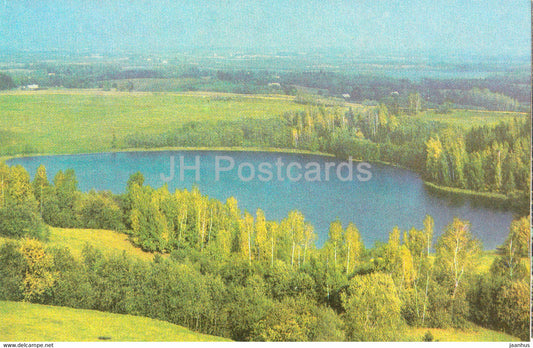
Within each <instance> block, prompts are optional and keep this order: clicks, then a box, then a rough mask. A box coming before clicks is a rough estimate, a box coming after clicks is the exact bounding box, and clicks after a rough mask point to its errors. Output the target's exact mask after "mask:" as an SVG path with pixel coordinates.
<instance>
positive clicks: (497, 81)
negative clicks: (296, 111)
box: [0, 61, 531, 112]
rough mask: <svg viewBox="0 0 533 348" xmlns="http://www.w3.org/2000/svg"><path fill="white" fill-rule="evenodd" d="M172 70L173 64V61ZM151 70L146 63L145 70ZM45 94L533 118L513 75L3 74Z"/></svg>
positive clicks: (522, 81) (65, 70)
mask: <svg viewBox="0 0 533 348" xmlns="http://www.w3.org/2000/svg"><path fill="white" fill-rule="evenodd" d="M165 62H166V61H165ZM144 63H146V62H144ZM28 85H38V86H39V88H52V87H65V88H103V89H106V90H112V89H115V90H122V91H133V90H137V91H148V92H149V91H153V92H163V91H195V90H212V91H219V92H231V93H244V94H256V93H277V94H287V95H297V94H302V93H304V94H305V93H309V94H319V95H323V96H327V97H336V98H341V99H343V100H347V101H352V102H360V103H366V104H376V103H378V102H380V103H383V102H386V101H387V100H390V99H391V98H397V101H398V103H399V104H400V106H401V107H407V106H408V104H409V101H410V98H412V95H413V94H416V95H417V96H419V98H420V106H421V107H423V108H433V109H439V110H441V111H443V112H446V110H448V109H451V108H468V109H480V110H496V111H523V112H527V111H528V110H529V105H530V100H531V87H530V79H529V75H527V74H524V75H520V74H518V73H509V74H506V75H505V76H501V75H494V76H493V77H487V78H481V79H465V78H460V79H427V78H424V79H421V80H419V81H414V80H410V79H406V78H404V79H399V78H393V77H387V76H379V75H369V74H364V73H360V72H357V68H354V71H349V72H348V71H345V72H333V71H329V70H320V69H319V70H317V69H310V70H304V71H290V70H289V71H286V70H280V71H276V68H275V66H274V68H273V70H260V69H244V70H243V69H233V68H231V67H230V68H226V69H218V68H214V67H202V66H200V65H197V64H168V63H167V64H151V65H150V64H148V65H146V64H145V65H144V66H143V65H137V64H133V65H125V64H124V63H115V62H109V63H80V64H74V63H60V62H40V63H25V64H18V65H17V68H16V69H12V70H5V71H4V72H0V90H5V89H12V88H16V87H24V86H28Z"/></svg>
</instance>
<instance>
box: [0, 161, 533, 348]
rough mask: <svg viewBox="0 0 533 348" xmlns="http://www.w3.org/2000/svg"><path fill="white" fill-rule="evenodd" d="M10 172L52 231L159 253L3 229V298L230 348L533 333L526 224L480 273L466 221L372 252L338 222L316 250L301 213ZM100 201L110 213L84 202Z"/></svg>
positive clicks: (15, 189)
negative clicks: (103, 237) (173, 331)
mask: <svg viewBox="0 0 533 348" xmlns="http://www.w3.org/2000/svg"><path fill="white" fill-rule="evenodd" d="M2 173H3V175H4V174H5V175H6V177H7V174H9V180H6V181H5V182H4V183H7V184H3V186H2V188H3V189H5V191H2V192H10V193H9V195H7V194H6V195H4V194H3V195H2V198H3V199H4V197H5V200H6V202H10V201H13V200H14V201H15V203H12V204H22V202H29V203H30V205H29V209H31V211H32V212H33V214H35V215H37V217H38V218H40V214H39V213H40V212H42V215H43V217H44V212H45V211H46V209H48V208H47V205H48V204H50V205H51V206H53V207H55V208H54V209H51V210H49V212H50V213H49V214H50V215H49V216H48V217H46V219H45V220H47V221H50V222H49V223H51V224H52V225H54V226H61V227H68V226H72V224H73V221H74V222H75V223H76V224H79V225H78V226H80V227H85V228H89V227H91V228H94V227H93V226H100V227H102V226H108V227H106V228H114V229H117V228H122V226H125V228H126V229H127V233H129V234H130V238H131V240H132V242H133V243H135V244H137V245H139V246H140V247H142V248H143V249H145V250H148V251H160V252H163V253H164V256H161V254H159V253H157V254H155V256H154V260H153V262H143V261H140V260H136V259H133V258H131V257H129V256H127V255H126V254H121V255H112V254H103V253H101V252H100V251H98V250H95V249H94V248H92V247H90V246H87V247H85V249H84V250H83V253H82V258H81V259H76V258H74V257H73V256H72V255H71V253H70V251H69V250H68V249H67V248H49V247H46V246H45V245H43V244H42V243H41V242H38V241H37V240H35V239H27V237H41V238H44V239H45V238H46V236H45V235H38V234H35V233H33V232H31V231H30V230H29V229H22V230H20V232H19V233H18V234H15V235H13V234H9V233H5V231H0V232H1V234H2V235H4V236H9V237H17V238H23V239H21V240H19V241H12V242H6V243H4V244H3V245H2V246H1V247H0V299H4V300H24V301H31V302H37V303H43V304H52V305H61V306H69V307H74V308H88V309H97V310H102V311H110V312H115V313H123V314H134V315H143V316H147V317H151V318H157V319H161V320H166V321H170V322H173V323H176V324H180V325H184V326H187V327H189V328H191V329H193V330H197V331H200V332H204V333H209V334H214V335H220V336H224V337H229V338H232V339H235V340H257V341H315V340H316V341H338V340H356V341H359V340H361V341H366V340H397V339H399V338H401V337H402V332H403V330H404V329H405V328H407V326H417V327H439V328H447V327H458V328H465V327H468V326H469V325H470V324H469V322H470V321H474V322H476V323H479V324H480V325H483V326H485V327H491V328H495V329H498V330H504V331H506V332H508V333H510V334H512V335H515V336H518V337H520V338H522V339H524V340H525V339H527V338H528V337H529V284H528V282H529V277H528V274H527V269H526V267H525V266H524V264H523V260H522V259H523V258H526V257H527V256H528V250H529V244H528V243H529V231H530V226H529V218H526V217H523V218H521V219H517V220H515V221H513V223H512V224H511V226H510V231H509V236H508V237H507V239H506V241H505V243H504V244H503V245H502V246H501V247H500V248H499V250H498V255H497V256H496V257H495V259H494V262H493V264H492V266H491V268H490V271H489V272H488V273H480V272H479V271H478V265H479V263H480V262H481V250H482V249H481V243H480V242H479V241H478V240H477V239H476V238H474V236H473V235H472V234H471V233H470V225H469V223H468V222H467V221H462V220H459V219H454V220H453V221H452V222H450V224H449V225H448V226H447V227H446V228H445V230H444V231H443V233H442V234H441V235H440V236H439V237H438V238H437V242H436V244H433V240H434V239H435V238H434V232H435V231H434V230H433V220H432V218H431V217H430V216H427V217H426V219H425V220H424V228H423V229H421V230H418V229H415V228H411V229H410V230H408V231H400V230H399V229H398V228H394V229H393V230H392V231H391V232H390V235H389V240H388V241H387V242H386V243H377V244H376V245H375V246H374V247H372V248H367V247H365V245H364V244H363V243H362V240H361V236H360V234H359V231H358V229H357V226H356V225H355V224H353V223H350V224H348V225H347V226H343V225H342V224H341V223H340V222H339V221H334V222H332V223H331V225H330V229H329V232H328V238H327V241H326V242H325V244H324V245H323V246H322V247H321V248H317V247H316V245H315V244H314V241H315V239H316V235H315V233H314V230H313V227H312V226H311V225H310V224H309V223H307V222H306V220H305V217H304V216H303V215H302V214H301V213H300V212H298V211H292V212H290V213H289V214H288V216H287V217H286V218H285V219H283V220H281V221H280V222H276V221H268V220H266V219H265V217H264V214H263V212H262V211H261V210H258V211H257V212H256V213H255V216H254V215H251V214H250V213H248V212H242V211H241V210H240V209H239V208H238V203H237V201H236V200H235V199H233V198H230V199H228V200H227V201H226V202H225V203H222V202H220V201H217V200H213V199H210V198H209V197H207V196H204V195H202V194H201V193H200V192H199V191H198V190H197V189H193V190H191V191H187V190H181V191H179V190H178V191H175V192H173V193H171V192H169V191H168V189H167V188H166V187H162V188H158V189H154V188H151V187H149V186H146V185H144V178H143V176H142V175H141V174H139V173H137V174H135V175H133V176H132V177H130V179H129V180H128V184H127V188H126V191H125V193H124V194H121V195H112V194H108V193H96V192H93V193H88V194H83V193H80V192H79V191H78V190H77V188H76V184H75V175H74V173H73V172H71V171H65V172H64V173H58V174H57V175H56V178H55V179H54V182H53V183H49V182H48V181H47V180H46V179H45V178H46V171H45V169H44V167H40V169H39V171H38V173H36V176H35V178H34V180H33V182H31V181H30V179H29V176H28V175H27V174H25V171H24V169H22V168H21V167H12V168H9V167H7V166H3V167H2ZM6 173H7V174H6ZM17 178H19V179H18V180H17ZM60 179H61V180H60ZM53 193H55V197H54V194H53ZM72 193H74V194H72ZM99 195H104V196H106V197H109V198H110V199H111V202H113V203H108V204H109V205H110V207H112V208H108V209H99V208H98V206H101V205H103V204H102V201H101V200H98V201H97V203H96V204H94V205H91V204H89V205H86V204H85V203H86V202H87V201H90V202H93V200H92V198H90V197H94V196H97V197H98V196H99ZM32 196H33V198H32ZM59 197H61V198H59ZM65 197H70V198H68V199H66V198H65ZM17 199H19V200H18V201H17ZM59 201H60V202H61V203H59ZM79 206H86V207H90V208H86V209H78V208H77V207H79ZM67 215H73V216H76V217H77V218H76V219H74V220H72V219H68V218H67ZM117 215H118V216H120V218H119V219H117ZM17 219H18V217H17V216H15V217H10V218H9V220H17ZM54 219H55V220H54ZM39 221H42V220H39ZM109 221H115V222H116V221H120V223H121V224H119V225H118V226H115V227H109V226H110V225H106V224H107V223H108V222H109ZM41 223H42V222H41ZM91 224H92V225H91ZM166 255H169V256H166ZM494 299H497V300H494Z"/></svg>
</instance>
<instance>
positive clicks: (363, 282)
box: [342, 273, 403, 341]
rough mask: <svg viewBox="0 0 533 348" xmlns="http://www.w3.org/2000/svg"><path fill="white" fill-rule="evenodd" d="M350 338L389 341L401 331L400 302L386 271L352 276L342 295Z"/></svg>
mask: <svg viewBox="0 0 533 348" xmlns="http://www.w3.org/2000/svg"><path fill="white" fill-rule="evenodd" d="M342 304H343V306H344V309H345V310H346V313H345V314H344V322H345V324H346V337H347V339H348V340H350V341H392V340H394V339H397V338H398V337H400V335H401V331H402V327H403V322H402V318H401V315H400V311H401V309H400V307H401V302H400V299H399V297H398V293H397V290H396V286H395V285H394V282H393V280H392V278H391V277H390V276H389V275H388V274H383V273H371V274H369V275H363V276H355V277H353V278H352V280H351V281H350V283H349V287H348V289H347V291H346V293H344V294H343V295H342Z"/></svg>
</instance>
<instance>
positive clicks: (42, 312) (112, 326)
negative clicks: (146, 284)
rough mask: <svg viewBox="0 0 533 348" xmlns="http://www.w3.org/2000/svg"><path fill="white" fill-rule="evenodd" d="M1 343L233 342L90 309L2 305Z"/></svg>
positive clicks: (171, 325) (36, 305)
mask: <svg viewBox="0 0 533 348" xmlns="http://www.w3.org/2000/svg"><path fill="white" fill-rule="evenodd" d="M0 317H1V318H2V320H0V341H4V342H28V341H29V342H36V341H40V342H43V341H45V342H47V341H48V342H81V341H84V342H86V341H121V342H129V341H170V342H198V341H229V340H228V339H224V338H221V337H216V336H210V335H204V334H199V333H196V332H193V331H191V330H189V329H186V328H184V327H182V326H179V325H174V324H171V323H168V322H164V321H160V320H155V319H149V318H145V317H136V316H133V315H121V314H112V313H106V312H99V311H93V310H86V309H73V308H67V307H56V306H43V305H38V304H32V303H23V302H9V301H0Z"/></svg>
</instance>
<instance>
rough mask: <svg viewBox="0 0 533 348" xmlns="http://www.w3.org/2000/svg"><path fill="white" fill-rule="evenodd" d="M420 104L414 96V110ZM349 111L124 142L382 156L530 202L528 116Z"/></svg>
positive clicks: (191, 126) (187, 127)
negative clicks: (451, 117)
mask: <svg viewBox="0 0 533 348" xmlns="http://www.w3.org/2000/svg"><path fill="white" fill-rule="evenodd" d="M416 105H417V103H416V97H415V96H413V98H412V111H413V113H415V112H416ZM392 108H393V109H394V107H393V106H392ZM344 110H345V109H344ZM344 110H343V109H342V108H341V107H337V106H332V107H326V106H324V105H322V106H308V107H307V108H306V110H305V111H299V112H298V111H296V112H287V113H285V114H284V115H282V117H278V118H273V119H267V120H255V119H246V120H243V121H219V122H215V121H212V122H190V123H187V124H184V125H182V126H180V127H179V128H177V129H174V130H170V131H169V132H167V133H165V134H161V135H144V134H132V135H130V136H128V137H127V138H126V141H125V143H126V146H127V147H134V148H138V147H146V148H151V147H165V146H169V147H172V146H184V147H195V146H211V147H216V146H219V147H222V146H228V147H232V146H233V147H238V146H242V147H247V146H250V147H252V146H253V147H276V148H292V149H303V150H309V151H320V152H325V153H332V154H335V155H336V156H337V157H340V158H348V157H349V156H352V157H353V158H354V159H358V160H364V161H384V162H387V163H392V164H397V165H401V166H404V167H406V168H409V169H412V170H414V171H416V172H418V173H420V174H422V176H423V177H424V179H425V180H427V181H430V182H432V183H435V184H438V185H441V186H446V187H454V188H460V189H468V190H471V191H476V192H488V193H498V194H502V195H504V196H506V197H507V198H508V201H507V203H505V204H506V205H508V206H511V207H512V208H513V209H515V210H518V211H520V212H523V211H524V209H527V206H528V204H527V202H528V197H529V129H530V124H531V123H530V120H529V119H528V120H519V119H512V120H510V121H509V122H500V124H498V125H496V126H474V127H472V128H470V129H468V130H465V129H463V128H460V127H454V126H450V125H444V124H442V123H439V122H432V121H426V120H423V119H420V118H418V117H417V118H413V117H409V116H407V115H404V114H403V113H400V112H399V111H397V113H395V112H393V111H391V110H390V108H388V107H387V106H386V105H385V104H380V105H379V106H377V107H365V108H361V109H357V110H353V109H349V110H347V111H344ZM524 212H525V211H524Z"/></svg>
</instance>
